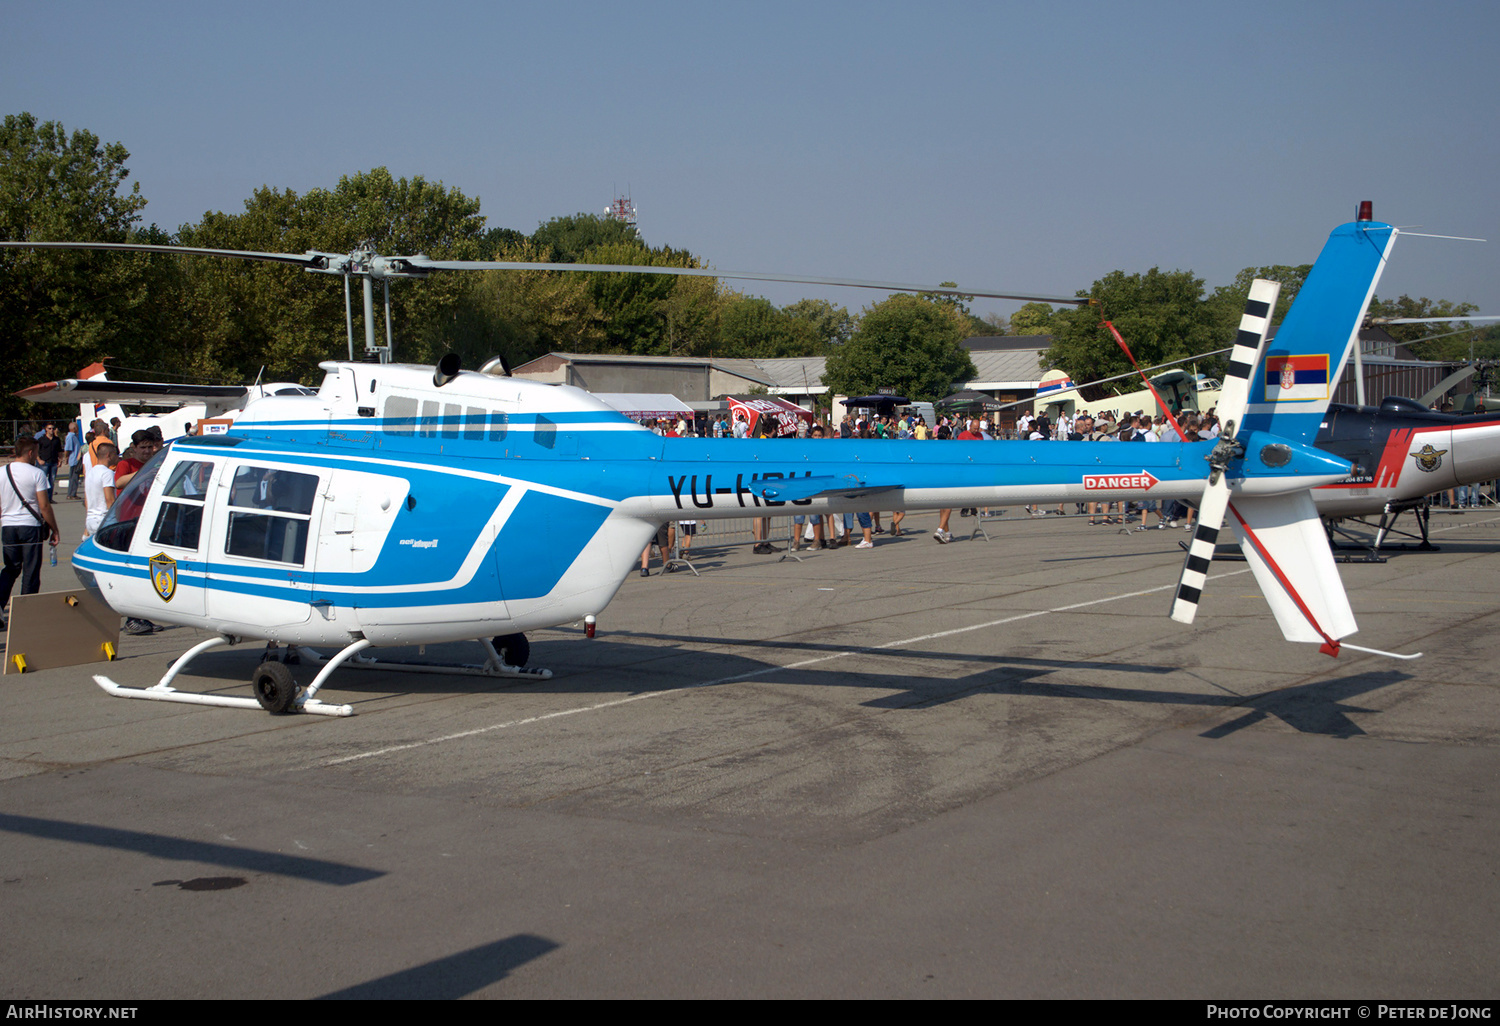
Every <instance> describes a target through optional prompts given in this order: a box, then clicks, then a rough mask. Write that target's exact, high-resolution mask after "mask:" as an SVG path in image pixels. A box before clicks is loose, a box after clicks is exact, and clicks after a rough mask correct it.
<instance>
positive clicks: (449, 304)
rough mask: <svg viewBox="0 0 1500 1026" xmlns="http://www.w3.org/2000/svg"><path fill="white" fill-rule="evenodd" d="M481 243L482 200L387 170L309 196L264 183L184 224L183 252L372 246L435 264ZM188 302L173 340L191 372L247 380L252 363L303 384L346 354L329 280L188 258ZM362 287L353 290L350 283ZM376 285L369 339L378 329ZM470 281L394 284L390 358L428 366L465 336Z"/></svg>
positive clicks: (337, 288)
mask: <svg viewBox="0 0 1500 1026" xmlns="http://www.w3.org/2000/svg"><path fill="white" fill-rule="evenodd" d="M483 239H484V218H483V217H482V216H481V215H480V213H479V201H478V200H474V199H470V198H468V197H467V196H465V195H464V194H463V193H461V192H460V191H459V190H457V189H449V188H446V187H444V186H443V185H442V184H441V183H437V184H433V183H429V182H427V181H426V180H425V179H423V178H421V177H417V178H413V179H410V180H408V179H405V178H401V179H395V178H393V177H392V176H391V174H390V172H389V171H387V170H386V169H385V168H375V169H374V170H372V171H368V172H362V173H360V174H355V175H347V176H345V177H343V178H341V179H339V183H338V186H337V187H336V188H334V189H331V190H329V189H311V190H309V191H308V192H307V194H306V195H304V196H301V197H298V195H297V194H296V193H295V192H293V191H291V190H290V189H288V190H285V191H283V190H279V189H275V188H272V187H270V186H266V187H263V188H260V189H257V190H256V192H255V194H254V195H253V196H252V197H251V198H250V199H248V200H246V201H245V212H244V213H242V214H233V215H231V214H224V213H216V212H210V213H207V214H205V215H204V216H203V220H202V221H200V222H199V223H198V224H196V225H184V226H183V228H182V230H181V232H180V240H181V242H182V244H183V245H187V246H202V247H209V248H219V249H249V250H262V251H271V252H290V253H297V252H302V251H304V250H310V249H311V250H321V251H324V252H331V253H347V252H349V251H351V250H353V249H355V248H358V247H360V246H362V245H370V246H372V247H373V248H374V249H375V250H377V251H378V252H382V253H388V254H398V253H426V254H427V255H428V256H431V257H435V258H438V259H449V260H460V259H469V258H472V257H475V256H477V255H478V253H479V252H480V246H481V244H482V241H483ZM185 266H186V273H187V277H188V282H189V285H188V300H187V304H186V306H185V308H184V310H183V317H184V324H183V330H182V331H181V334H180V338H181V339H182V340H183V342H184V344H186V345H190V346H191V347H192V348H191V349H190V350H188V351H186V352H184V353H183V359H184V360H185V361H187V363H188V364H189V365H191V366H193V367H194V369H195V370H196V371H199V372H201V373H205V374H215V375H219V376H222V377H224V378H228V379H238V380H247V379H249V378H252V377H254V375H255V374H256V373H257V372H258V370H259V368H260V367H262V366H264V367H265V368H266V376H267V377H268V378H270V379H280V380H298V379H300V380H304V381H311V380H313V379H315V378H316V376H317V373H318V371H317V364H318V362H319V361H320V360H327V359H339V358H346V357H347V355H348V348H347V334H346V332H345V322H344V310H343V304H344V295H343V288H342V287H341V283H340V282H339V279H338V278H336V277H330V276H324V275H320V274H309V273H307V272H304V271H301V270H298V269H295V268H288V267H283V266H279V265H275V264H262V263H254V262H249V261H246V262H244V263H241V262H239V261H232V260H221V259H215V258H208V257H204V258H195V259H192V260H190V261H188V262H187V264H186V265H185ZM353 287H354V289H355V290H356V291H357V290H358V289H359V287H360V286H359V283H358V282H355V283H353ZM380 292H381V289H380V286H379V285H377V286H376V293H377V294H376V297H375V303H376V314H375V318H376V323H375V334H376V342H377V344H384V335H385V325H384V323H383V321H384V314H383V311H382V299H383V296H382V295H380ZM469 295H470V285H469V284H468V283H466V282H464V281H463V280H462V279H461V277H460V276H457V275H434V276H432V277H431V278H427V279H422V280H398V281H396V282H395V283H394V284H393V286H392V288H391V320H392V326H393V329H394V332H393V337H394V341H395V349H396V356H397V359H400V360H406V361H411V362H419V363H430V362H433V361H434V360H435V359H436V358H437V357H439V356H441V355H442V354H443V353H444V352H446V351H447V350H449V349H452V348H459V347H461V344H462V342H464V341H467V340H466V339H463V338H461V337H460V336H461V335H462V334H463V332H464V331H465V329H466V327H469V326H470V322H472V319H473V311H472V310H471V309H468V308H465V307H464V302H465V300H466V299H467V298H469ZM355 309H356V313H355V324H354V330H355V350H356V356H357V355H358V354H359V352H360V351H361V350H362V349H363V346H362V343H361V342H360V339H361V338H362V337H363V329H364V325H363V323H362V322H363V314H362V313H361V312H359V311H361V309H362V304H361V303H360V302H359V297H358V296H357V295H356V297H355Z"/></svg>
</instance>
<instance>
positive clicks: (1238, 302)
mask: <svg viewBox="0 0 1500 1026" xmlns="http://www.w3.org/2000/svg"><path fill="white" fill-rule="evenodd" d="M1311 270H1312V264H1299V265H1297V266H1295V267H1293V266H1291V265H1289V264H1273V265H1271V266H1269V267H1247V268H1245V269H1244V270H1243V271H1241V272H1240V273H1239V274H1237V275H1235V276H1234V281H1232V282H1231V283H1229V284H1228V285H1220V286H1219V287H1218V288H1216V289H1214V294H1213V295H1212V296H1210V297H1209V298H1208V300H1207V301H1206V302H1207V303H1208V304H1209V306H1210V307H1212V308H1213V314H1214V319H1215V321H1217V322H1218V325H1219V332H1220V334H1221V335H1222V336H1223V337H1224V338H1225V339H1226V340H1228V341H1226V342H1225V343H1224V345H1228V344H1230V342H1232V341H1233V339H1234V335H1235V332H1236V331H1238V330H1239V326H1240V317H1241V316H1242V315H1243V314H1244V312H1245V300H1246V299H1248V298H1249V297H1250V283H1251V282H1253V281H1254V280H1255V279H1256V278H1265V279H1267V280H1268V281H1276V282H1280V283H1281V292H1280V293H1279V294H1278V295H1277V297H1276V309H1275V310H1274V311H1272V313H1271V323H1272V324H1280V323H1281V321H1282V319H1283V318H1285V317H1286V312H1287V311H1288V310H1290V309H1291V308H1292V300H1294V299H1296V298H1297V293H1298V292H1299V291H1300V290H1301V288H1302V283H1303V282H1305V281H1306V280H1307V275H1308V272H1310V271H1311Z"/></svg>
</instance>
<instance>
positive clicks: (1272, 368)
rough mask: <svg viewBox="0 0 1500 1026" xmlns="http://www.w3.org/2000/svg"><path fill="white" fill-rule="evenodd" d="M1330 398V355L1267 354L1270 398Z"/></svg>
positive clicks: (1267, 388)
mask: <svg viewBox="0 0 1500 1026" xmlns="http://www.w3.org/2000/svg"><path fill="white" fill-rule="evenodd" d="M1327 398H1328V354H1327V353H1310V354H1308V355H1306V356H1268V357H1266V400H1267V401H1268V402H1273V403H1287V402H1308V401H1312V400H1317V399H1327Z"/></svg>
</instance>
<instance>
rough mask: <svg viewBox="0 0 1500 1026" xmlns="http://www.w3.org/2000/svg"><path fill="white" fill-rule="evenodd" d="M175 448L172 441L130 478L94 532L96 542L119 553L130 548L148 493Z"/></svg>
mask: <svg viewBox="0 0 1500 1026" xmlns="http://www.w3.org/2000/svg"><path fill="white" fill-rule="evenodd" d="M171 451H172V446H171V444H170V443H168V445H167V447H166V448H165V449H163V450H162V451H161V452H159V453H157V454H156V455H155V456H153V457H151V459H149V460H148V461H146V465H145V466H144V467H142V468H141V469H140V470H137V471H136V472H135V477H133V478H131V479H130V483H129V484H128V485H126V486H125V490H124V491H122V492H121V493H120V494H119V497H118V498H116V499H115V504H114V505H113V506H111V507H110V508H109V512H108V513H106V514H104V521H103V522H102V523H100V525H99V530H97V531H95V532H94V541H96V542H98V543H99V544H100V545H102V546H103V547H104V548H106V549H114V550H115V551H116V552H129V551H130V540H131V539H132V538H134V537H135V525H136V522H137V521H138V520H140V518H141V510H142V509H144V508H145V506H146V496H147V494H148V493H149V492H150V491H151V484H152V482H154V481H155V480H156V475H157V474H158V473H159V472H160V471H161V468H162V464H163V463H164V462H166V459H167V453H169V452H171Z"/></svg>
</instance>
